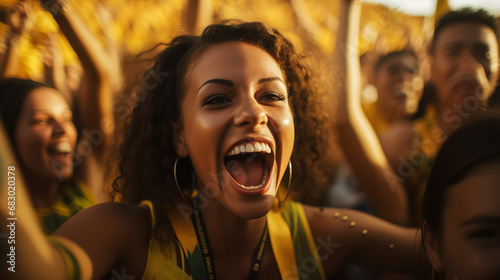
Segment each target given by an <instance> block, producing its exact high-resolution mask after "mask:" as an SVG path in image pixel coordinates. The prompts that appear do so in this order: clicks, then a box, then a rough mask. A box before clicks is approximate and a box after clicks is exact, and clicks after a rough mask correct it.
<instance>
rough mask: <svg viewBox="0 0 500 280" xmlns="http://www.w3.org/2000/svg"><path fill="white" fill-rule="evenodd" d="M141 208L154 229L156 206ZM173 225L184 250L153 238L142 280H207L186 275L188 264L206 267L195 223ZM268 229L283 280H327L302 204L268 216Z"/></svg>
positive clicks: (146, 203) (180, 219)
mask: <svg viewBox="0 0 500 280" xmlns="http://www.w3.org/2000/svg"><path fill="white" fill-rule="evenodd" d="M141 204H145V205H148V206H149V209H150V211H151V219H152V226H153V227H154V225H155V215H154V212H153V205H152V203H151V202H150V201H143V202H142V203H141ZM172 224H173V226H174V229H175V234H176V236H177V238H178V240H179V242H180V246H179V248H182V249H179V250H177V249H176V246H175V244H174V243H172V242H171V243H169V244H170V245H164V244H160V242H159V241H158V240H157V239H156V238H154V237H153V236H151V239H150V243H149V252H148V261H147V265H146V269H145V271H144V275H143V276H142V279H144V280H146V279H147V280H149V279H158V280H160V279H161V280H169V279H172V280H174V279H176V280H179V279H181V280H183V279H194V280H203V279H206V278H203V276H193V275H191V274H189V273H187V272H186V267H187V265H188V264H186V263H185V262H186V261H185V260H187V262H188V263H189V266H190V267H191V268H194V267H195V266H201V265H203V266H204V262H203V259H202V258H201V253H200V249H199V248H200V247H199V245H198V241H197V238H196V233H195V231H194V228H193V225H192V223H191V221H189V222H188V223H186V221H185V220H184V219H182V218H179V219H177V220H172ZM267 226H268V229H269V237H270V245H271V246H272V249H273V253H274V256H275V258H276V262H277V263H278V268H279V271H280V273H281V277H282V278H283V279H325V274H324V270H323V265H322V263H321V261H320V259H319V255H318V252H317V250H316V244H315V242H314V239H313V236H312V233H311V229H310V227H309V223H308V221H307V218H306V216H305V213H304V209H303V208H302V205H301V204H300V203H297V202H288V203H286V204H285V205H284V206H283V207H282V208H276V209H273V210H271V211H270V212H269V213H268V214H267ZM178 263H179V265H177V264H178ZM312 264H313V265H312ZM313 266H314V267H313ZM192 270H194V269H192ZM201 270H204V268H203V269H201ZM198 271H200V269H198Z"/></svg>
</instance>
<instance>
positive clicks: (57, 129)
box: [52, 119, 66, 136]
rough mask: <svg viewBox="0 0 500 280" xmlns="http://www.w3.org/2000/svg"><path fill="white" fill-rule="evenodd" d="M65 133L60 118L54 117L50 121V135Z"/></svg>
mask: <svg viewBox="0 0 500 280" xmlns="http://www.w3.org/2000/svg"><path fill="white" fill-rule="evenodd" d="M64 134H66V128H65V126H64V123H63V122H62V121H61V120H58V119H54V120H53V122H52V136H61V135H64Z"/></svg>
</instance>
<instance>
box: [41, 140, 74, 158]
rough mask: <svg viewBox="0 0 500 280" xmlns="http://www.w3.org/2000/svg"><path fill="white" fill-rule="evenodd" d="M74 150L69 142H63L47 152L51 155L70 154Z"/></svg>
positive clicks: (52, 146)
mask: <svg viewBox="0 0 500 280" xmlns="http://www.w3.org/2000/svg"><path fill="white" fill-rule="evenodd" d="M72 150H73V148H72V147H71V144H70V143H68V142H61V143H57V144H55V145H50V146H49V147H48V149H47V151H48V152H49V154H51V155H57V154H69V153H71V151H72Z"/></svg>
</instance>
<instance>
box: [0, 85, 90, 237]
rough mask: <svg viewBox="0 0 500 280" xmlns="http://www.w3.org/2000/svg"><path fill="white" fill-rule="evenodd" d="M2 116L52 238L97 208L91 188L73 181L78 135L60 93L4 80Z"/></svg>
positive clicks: (0, 93)
mask: <svg viewBox="0 0 500 280" xmlns="http://www.w3.org/2000/svg"><path fill="white" fill-rule="evenodd" d="M0 115H1V117H2V119H3V120H4V121H5V125H6V127H7V133H8V135H9V138H10V143H11V145H12V147H13V148H14V152H15V154H16V156H17V158H18V160H19V164H20V166H19V167H20V169H22V171H23V173H24V175H25V178H26V181H27V186H28V189H29V193H30V197H31V202H32V203H33V205H34V207H35V208H36V209H37V212H38V216H39V219H40V221H41V223H42V225H43V227H44V231H45V232H46V233H47V234H50V233H52V232H54V231H55V230H56V229H57V228H58V227H59V226H60V225H61V224H63V223H64V222H65V221H66V220H67V219H68V218H69V217H71V216H72V215H74V214H76V213H78V212H79V211H81V210H83V209H85V208H87V207H90V206H92V205H94V204H95V199H94V196H93V195H92V192H91V190H90V188H89V187H88V186H87V185H86V184H85V183H84V182H82V181H81V180H82V179H77V178H76V177H74V176H73V175H74V168H73V167H74V166H75V157H74V156H75V150H76V138H77V132H76V129H75V126H74V124H73V113H72V111H71V109H70V108H69V105H68V103H67V102H66V101H65V100H64V98H63V96H62V94H61V93H60V92H59V91H57V90H56V89H54V88H51V87H48V86H46V85H44V84H40V83H38V82H34V81H30V80H22V79H15V78H8V79H1V80H0ZM84 165H85V164H84ZM83 179H85V178H83Z"/></svg>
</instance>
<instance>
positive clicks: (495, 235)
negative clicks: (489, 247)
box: [470, 228, 500, 240]
mask: <svg viewBox="0 0 500 280" xmlns="http://www.w3.org/2000/svg"><path fill="white" fill-rule="evenodd" d="M470 237H471V238H474V239H481V240H495V239H499V238H500V228H493V229H482V230H477V231H474V232H472V233H471V234H470Z"/></svg>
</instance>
